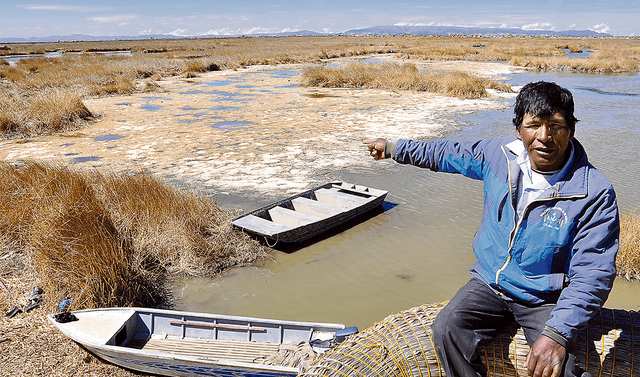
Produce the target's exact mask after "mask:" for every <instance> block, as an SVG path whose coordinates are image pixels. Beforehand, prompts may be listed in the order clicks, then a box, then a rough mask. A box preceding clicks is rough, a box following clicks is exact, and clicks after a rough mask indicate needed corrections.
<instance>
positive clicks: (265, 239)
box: [264, 234, 280, 248]
mask: <svg viewBox="0 0 640 377" xmlns="http://www.w3.org/2000/svg"><path fill="white" fill-rule="evenodd" d="M278 241H280V234H278V237H277V238H276V242H274V243H273V245H269V239H267V236H265V237H264V243H266V244H267V246H268V247H270V248H273V247H275V246H276V245H277V244H278Z"/></svg>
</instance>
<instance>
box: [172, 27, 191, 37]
mask: <svg viewBox="0 0 640 377" xmlns="http://www.w3.org/2000/svg"><path fill="white" fill-rule="evenodd" d="M188 32H189V30H187V29H176V30H174V31H172V32H170V33H169V34H171V35H175V36H176V37H185V36H187V35H188V34H187V33H188Z"/></svg>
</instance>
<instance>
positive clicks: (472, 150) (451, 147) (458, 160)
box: [393, 139, 503, 179]
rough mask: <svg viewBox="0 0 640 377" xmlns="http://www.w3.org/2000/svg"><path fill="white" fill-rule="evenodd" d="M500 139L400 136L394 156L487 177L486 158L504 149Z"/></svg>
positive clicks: (420, 164) (423, 165) (435, 168)
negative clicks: (411, 137)
mask: <svg viewBox="0 0 640 377" xmlns="http://www.w3.org/2000/svg"><path fill="white" fill-rule="evenodd" d="M500 145H502V142H501V140H500V139H490V140H480V141H476V142H469V141H463V142H460V141H453V140H432V141H413V140H402V139H401V140H399V141H398V143H397V147H396V151H395V155H394V156H393V159H394V160H396V162H398V163H401V164H410V165H415V166H418V167H421V168H427V169H430V170H433V171H442V172H447V173H460V174H463V175H465V176H466V177H469V178H473V179H483V175H484V172H483V169H484V167H485V162H486V161H487V160H488V159H489V158H490V156H491V155H493V154H496V153H500V154H501V153H503V152H502V149H501V148H500Z"/></svg>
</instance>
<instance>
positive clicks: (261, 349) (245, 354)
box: [127, 339, 280, 363]
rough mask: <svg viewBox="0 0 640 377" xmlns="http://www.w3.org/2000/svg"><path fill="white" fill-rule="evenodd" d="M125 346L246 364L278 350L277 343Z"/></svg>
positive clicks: (141, 343)
mask: <svg viewBox="0 0 640 377" xmlns="http://www.w3.org/2000/svg"><path fill="white" fill-rule="evenodd" d="M127 346H128V347H130V348H136V349H140V350H143V351H151V352H159V353H170V354H172V355H180V356H191V357H199V358H202V359H210V360H228V361H240V362H246V363H253V362H255V360H256V359H264V360H266V359H267V358H268V357H269V356H273V355H275V354H276V353H277V352H278V350H279V349H280V345H279V344H277V343H257V342H248V341H237V340H236V341H220V340H199V339H180V340H176V339H173V340H171V339H149V340H147V341H137V342H131V343H130V344H128V345H127Z"/></svg>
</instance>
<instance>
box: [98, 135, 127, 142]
mask: <svg viewBox="0 0 640 377" xmlns="http://www.w3.org/2000/svg"><path fill="white" fill-rule="evenodd" d="M123 137H124V136H122V135H103V136H96V137H94V138H93V139H94V140H95V141H110V140H118V139H122V138H123Z"/></svg>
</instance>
